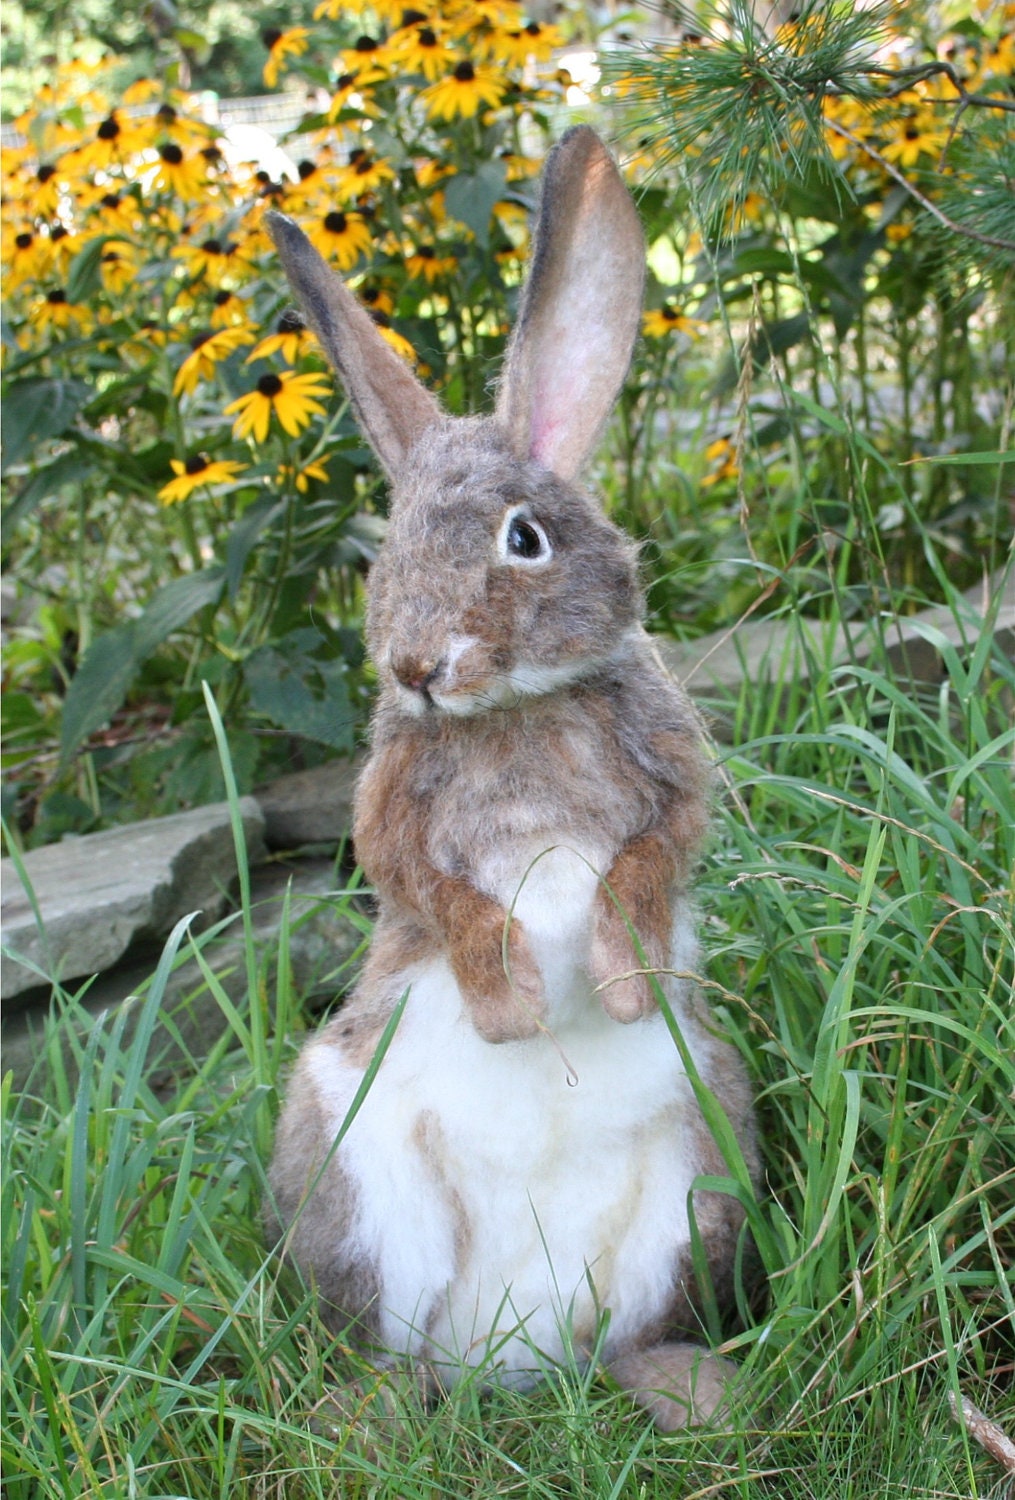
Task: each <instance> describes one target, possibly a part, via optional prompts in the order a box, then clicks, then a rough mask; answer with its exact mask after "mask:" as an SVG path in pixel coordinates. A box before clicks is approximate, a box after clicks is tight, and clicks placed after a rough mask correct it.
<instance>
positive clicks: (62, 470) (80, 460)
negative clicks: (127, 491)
mask: <svg viewBox="0 0 1015 1500" xmlns="http://www.w3.org/2000/svg"><path fill="white" fill-rule="evenodd" d="M94 467H95V465H94V464H93V463H92V462H91V461H90V460H89V459H87V458H86V457H85V456H84V454H83V453H81V452H80V451H79V450H78V449H75V450H74V451H73V452H71V453H61V455H60V457H59V458H57V459H54V460H53V462H52V463H51V464H46V466H45V467H44V468H42V469H38V470H36V472H35V473H34V474H33V475H32V477H31V479H29V480H27V481H26V483H25V484H24V485H23V486H22V487H21V489H20V490H19V491H18V493H17V494H16V495H15V496H14V499H13V500H12V501H11V503H10V504H9V505H8V506H7V507H6V509H5V510H4V513H3V520H2V521H0V541H2V542H3V543H4V545H6V544H7V542H9V541H10V539H11V537H12V535H13V534H14V531H15V529H16V528H17V527H18V526H19V525H20V524H21V522H22V521H23V520H24V519H25V517H26V516H29V515H31V513H32V511H33V510H34V509H35V507H36V506H37V505H41V503H42V502H43V500H50V499H52V497H53V496H54V495H56V494H58V493H59V492H60V490H61V489H63V487H64V485H67V484H77V483H80V481H81V480H82V479H84V477H85V475H86V474H90V473H91V472H92V469H93V468H94Z"/></svg>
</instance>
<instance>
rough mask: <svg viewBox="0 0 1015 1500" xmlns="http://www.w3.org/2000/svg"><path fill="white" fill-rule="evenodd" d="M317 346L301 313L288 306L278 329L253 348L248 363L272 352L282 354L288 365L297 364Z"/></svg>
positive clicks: (280, 319)
mask: <svg viewBox="0 0 1015 1500" xmlns="http://www.w3.org/2000/svg"><path fill="white" fill-rule="evenodd" d="M316 346H317V340H316V339H315V337H314V335H313V334H312V333H311V331H310V329H309V328H308V327H307V326H306V324H305V323H304V322H303V319H302V318H301V317H300V315H299V313H298V312H296V311H294V310H293V309H291V308H287V309H286V311H285V312H284V313H283V314H282V316H281V317H280V318H279V320H278V327H277V329H276V331H275V332H274V333H269V334H268V335H267V337H266V338H263V339H262V340H261V342H260V343H259V344H255V345H254V347H253V349H251V351H250V353H249V354H248V355H247V364H248V365H252V364H253V363H254V361H255V360H257V359H268V358H270V356H271V355H272V354H281V356H282V358H283V359H284V360H285V362H286V364H287V365H295V364H296V363H297V362H298V361H299V360H301V359H302V358H303V357H304V355H307V354H309V353H310V351H311V350H312V349H314V348H316Z"/></svg>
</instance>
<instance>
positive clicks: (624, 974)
mask: <svg viewBox="0 0 1015 1500" xmlns="http://www.w3.org/2000/svg"><path fill="white" fill-rule="evenodd" d="M656 946H658V945H656V944H652V943H651V942H647V943H644V944H643V948H644V951H645V958H646V960H647V962H643V961H642V960H641V959H640V958H639V957H638V955H637V954H636V953H635V950H634V943H633V942H632V940H631V934H630V933H629V932H628V930H627V924H626V923H625V921H624V918H623V917H622V916H621V914H620V912H619V911H618V910H617V908H616V907H615V906H614V904H613V902H612V900H611V899H610V897H609V896H608V895H607V894H606V893H605V892H600V895H599V897H598V898H597V900H596V911H595V922H594V926H593V929H592V948H591V952H590V954H589V975H590V977H591V979H592V983H593V985H595V986H596V988H597V989H598V990H599V999H600V1001H601V1003H602V1007H603V1009H604V1010H605V1012H606V1014H607V1015H608V1016H610V1017H611V1018H612V1019H613V1020H614V1021H621V1022H623V1023H624V1024H625V1025H626V1024H627V1023H628V1022H630V1021H638V1020H640V1019H641V1018H642V1016H647V1015H650V1014H651V1013H652V1011H653V1010H655V1008H656V1001H655V995H654V994H653V991H652V981H651V979H650V977H649V975H648V974H647V973H644V972H641V971H642V970H644V969H646V968H649V969H657V968H662V967H663V962H664V960H663V959H662V957H661V955H656V954H655V953H654V952H653V949H654V948H655V947H656ZM657 958H658V962H657V961H656V959H657Z"/></svg>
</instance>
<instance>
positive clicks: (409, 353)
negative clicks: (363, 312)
mask: <svg viewBox="0 0 1015 1500" xmlns="http://www.w3.org/2000/svg"><path fill="white" fill-rule="evenodd" d="M369 312H370V317H371V320H372V321H373V323H374V324H375V326H376V328H377V331H378V332H379V333H380V335H381V338H382V339H383V340H384V342H385V343H386V344H390V345H391V347H392V349H394V351H395V353H396V354H400V355H401V356H402V358H403V359H405V360H408V362H409V363H410V364H415V362H416V351H415V349H414V348H413V347H412V345H411V344H410V343H409V340H408V339H407V338H405V337H404V336H403V335H402V334H400V333H399V332H398V330H397V328H392V326H391V319H390V318H389V317H388V315H387V313H385V312H381V311H380V309H379V308H376V307H373V308H370V309H369Z"/></svg>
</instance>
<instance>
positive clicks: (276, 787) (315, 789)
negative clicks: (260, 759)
mask: <svg viewBox="0 0 1015 1500" xmlns="http://www.w3.org/2000/svg"><path fill="white" fill-rule="evenodd" d="M359 771H360V762H358V761H348V760H331V761H327V762H326V763H325V764H324V765H323V766H315V767H314V768H313V769H312V770H309V771H294V772H293V773H292V774H291V775H289V776H280V777H279V779H278V780H277V781H273V782H272V783H271V785H270V786H266V787H261V788H260V789H259V790H257V791H255V792H254V796H255V797H256V798H257V801H258V804H259V805H260V808H261V812H262V813H263V814H264V837H265V841H266V842H267V844H268V847H269V849H299V848H301V847H302V846H303V845H305V844H330V845H332V846H333V847H337V846H338V845H339V844H340V843H341V842H342V840H343V839H344V838H346V837H348V834H349V829H350V827H351V825H352V796H353V791H354V789H355V786H356V778H357V776H358V775H359Z"/></svg>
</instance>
